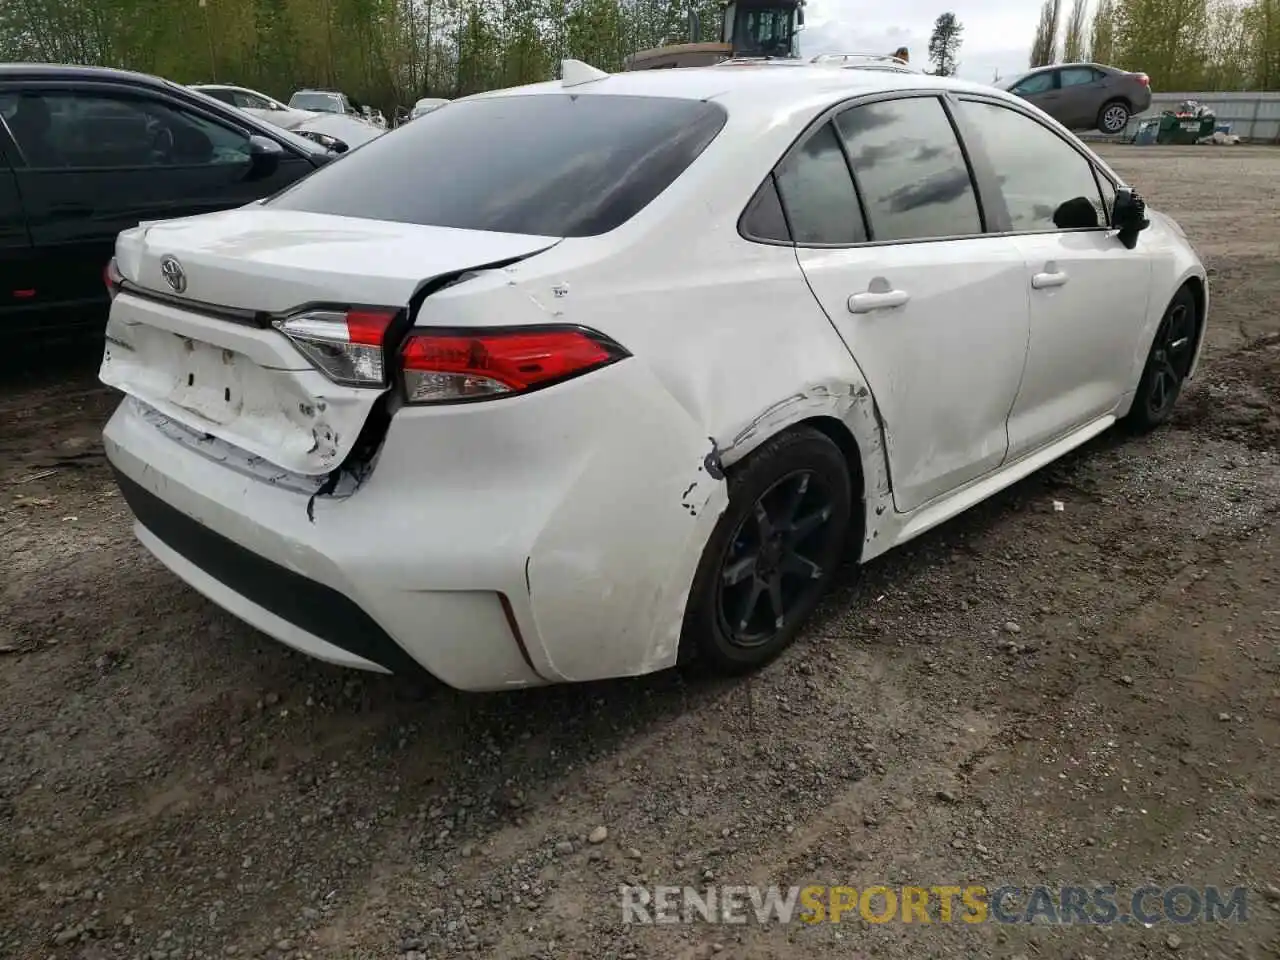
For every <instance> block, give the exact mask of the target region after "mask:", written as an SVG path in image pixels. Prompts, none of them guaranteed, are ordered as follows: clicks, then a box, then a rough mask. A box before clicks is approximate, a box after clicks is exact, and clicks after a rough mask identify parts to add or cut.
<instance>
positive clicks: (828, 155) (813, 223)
mask: <svg viewBox="0 0 1280 960" xmlns="http://www.w3.org/2000/svg"><path fill="white" fill-rule="evenodd" d="M777 178H778V192H779V193H780V194H781V196H782V205H783V208H784V209H785V210H786V214H787V219H788V221H789V222H790V224H791V233H792V236H793V237H794V239H795V242H796V243H803V244H810V243H821V244H826V243H840V244H844V243H862V242H864V241H866V239H867V231H866V226H865V224H864V223H863V221H862V210H861V208H860V207H859V206H858V195H857V193H856V192H855V190H854V187H853V180H852V178H850V176H849V165H848V164H847V163H846V162H845V159H844V151H843V150H842V149H841V147H840V141H839V140H838V139H837V138H836V133H835V130H834V129H832V127H831V124H830V123H824V124H823V125H822V126H821V127H819V128H818V129H817V130H816V131H815V132H814V133H813V134H811V135H810V137H809V139H808V140H806V141H805V142H804V144H803V145H802V146H801V147H800V149H798V150H796V151H794V152H793V153H792V154H791V155H790V156H789V157H787V158H786V159H785V160H784V161H783V162H782V165H781V166H779V167H778V174H777Z"/></svg>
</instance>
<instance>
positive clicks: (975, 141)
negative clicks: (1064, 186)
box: [954, 92, 1120, 237]
mask: <svg viewBox="0 0 1280 960" xmlns="http://www.w3.org/2000/svg"><path fill="white" fill-rule="evenodd" d="M966 101H969V102H974V103H986V104H990V105H991V106H995V107H1003V108H1005V109H1006V110H1012V111H1013V112H1014V113H1018V114H1021V115H1022V116H1024V117H1026V118H1027V119H1028V120H1031V121H1032V122H1034V123H1036V124H1039V126H1040V127H1041V128H1043V129H1044V130H1047V131H1048V132H1049V133H1051V134H1053V135H1054V136H1055V137H1057V138H1058V139H1059V140H1060V141H1062V143H1063V144H1064V145H1065V146H1067V147H1070V148H1071V149H1072V150H1073V151H1075V153H1076V155H1077V156H1079V157H1080V159H1082V160H1083V161H1084V162H1085V163H1086V164H1087V165H1088V167H1089V169H1090V170H1091V171H1092V172H1093V180H1094V189H1095V190H1097V191H1098V201H1099V204H1100V205H1101V207H1102V209H1103V211H1104V213H1105V214H1106V220H1107V222H1106V223H1104V224H1101V225H1099V226H1096V227H1068V228H1067V229H1062V228H1059V227H1053V228H1050V229H1044V230H1014V229H1013V219H1012V218H1011V217H1010V216H1009V208H1008V205H1007V204H1006V202H1005V199H1004V191H1003V189H1001V187H1000V182H999V180H998V179H997V178H996V174H995V167H994V166H993V165H992V163H991V158H990V157H989V156H988V155H987V151H986V148H985V146H984V145H983V142H982V136H981V134H979V133H978V132H977V131H976V130H973V129H972V124H970V123H969V122H968V120H967V119H966V118H965V116H964V113H963V112H962V111H961V110H959V109H956V110H955V111H954V113H955V119H956V122H957V125H958V126H959V128H960V129H961V131H962V132H963V134H964V139H965V140H966V141H969V142H970V143H971V150H972V152H973V155H974V156H976V157H979V158H980V161H979V165H980V166H981V168H982V173H983V176H984V178H985V179H986V181H987V184H988V187H989V189H990V191H991V194H990V195H991V196H992V197H993V199H994V200H995V202H996V203H998V204H999V208H1000V214H1001V217H1000V219H1001V223H1002V224H1003V226H1004V229H1002V230H1000V231H997V232H995V233H993V234H990V235H992V236H1001V237H1039V236H1045V235H1048V234H1058V233H1109V232H1111V231H1112V230H1113V229H1114V228H1113V227H1112V226H1111V210H1110V209H1109V208H1108V207H1107V204H1106V198H1105V197H1104V196H1103V194H1102V183H1103V182H1104V181H1105V182H1107V183H1110V184H1111V187H1112V189H1113V190H1119V189H1120V184H1119V183H1117V181H1116V180H1115V179H1114V178H1113V177H1111V176H1109V175H1108V174H1107V173H1106V171H1104V170H1103V169H1102V168H1101V167H1100V166H1098V163H1097V162H1096V161H1095V160H1094V158H1093V157H1091V156H1089V154H1088V153H1087V152H1086V151H1085V150H1082V149H1081V147H1080V146H1079V145H1078V144H1075V143H1073V142H1072V141H1071V140H1070V139H1069V138H1068V137H1064V136H1063V135H1062V133H1061V131H1058V130H1055V129H1054V128H1053V127H1051V126H1049V124H1047V123H1045V122H1044V121H1043V120H1041V119H1040V118H1039V117H1037V116H1036V115H1035V114H1034V113H1032V112H1031V111H1030V110H1028V109H1027V108H1026V107H1025V106H1024V105H1023V104H1022V103H1021V102H1019V101H1017V100H1006V99H1005V98H1003V97H993V96H990V95H988V94H984V93H968V92H965V93H961V94H958V95H957V96H956V97H955V98H954V102H955V105H956V106H957V107H958V106H959V104H961V103H964V102H966Z"/></svg>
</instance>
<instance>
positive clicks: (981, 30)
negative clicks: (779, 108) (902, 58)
mask: <svg viewBox="0 0 1280 960" xmlns="http://www.w3.org/2000/svg"><path fill="white" fill-rule="evenodd" d="M804 9H805V28H804V30H803V31H801V33H800V52H801V53H802V54H804V55H805V56H813V55H814V54H818V53H863V52H869V53H881V52H883V53H893V51H894V50H896V49H897V48H898V47H901V46H906V47H907V48H908V49H909V50H910V51H911V62H912V63H913V64H917V65H920V66H923V65H924V64H925V63H926V61H927V60H928V57H929V34H930V33H932V32H933V22H934V21H935V20H936V19H937V18H938V14H940V13H944V12H946V11H947V10H950V11H952V12H953V13H954V14H955V15H956V17H957V18H958V19H959V20H960V22H961V23H962V24H964V43H963V44H962V45H961V47H960V76H962V77H965V78H966V79H969V80H979V81H985V82H988V83H989V82H990V81H991V79H992V76H993V75H994V73H995V71H996V70H999V71H1000V74H1001V75H1002V76H1006V77H1007V76H1009V75H1011V74H1014V73H1017V72H1019V71H1022V70H1025V69H1027V57H1028V56H1029V55H1030V53H1031V41H1032V39H1033V38H1034V36H1035V30H1036V22H1037V21H1038V20H1039V18H1040V3H1039V2H1038V0H953V2H951V3H948V2H947V0H892V2H890V3H883V2H882V3H869V2H867V0H807V3H806V4H805V8H804Z"/></svg>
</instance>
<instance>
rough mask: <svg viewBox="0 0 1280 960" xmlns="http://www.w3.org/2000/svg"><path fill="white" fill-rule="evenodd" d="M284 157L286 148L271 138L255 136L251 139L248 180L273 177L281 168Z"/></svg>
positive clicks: (246, 177)
mask: <svg viewBox="0 0 1280 960" xmlns="http://www.w3.org/2000/svg"><path fill="white" fill-rule="evenodd" d="M283 157H284V147H282V146H280V144H278V143H276V142H275V141H274V140H272V139H271V138H270V137H263V136H259V135H257V134H254V135H253V136H251V137H250V138H249V172H248V174H246V175H245V179H246V180H262V179H264V178H265V177H269V176H271V175H272V174H273V173H275V172H276V170H278V169H279V167H280V161H281V159H283Z"/></svg>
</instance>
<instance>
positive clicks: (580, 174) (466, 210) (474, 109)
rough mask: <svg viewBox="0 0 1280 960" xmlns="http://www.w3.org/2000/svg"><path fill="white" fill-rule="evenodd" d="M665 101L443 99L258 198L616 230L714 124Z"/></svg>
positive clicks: (671, 176) (693, 108)
mask: <svg viewBox="0 0 1280 960" xmlns="http://www.w3.org/2000/svg"><path fill="white" fill-rule="evenodd" d="M726 119H727V115H726V113H725V111H724V108H723V107H721V106H719V105H718V104H715V103H709V102H704V101H701V100H683V99H676V98H673V97H635V96H604V95H599V94H590V95H572V94H563V95H562V94H545V95H537V96H508V97H491V98H488V97H487V98H482V99H479V100H470V101H463V102H457V103H451V104H450V105H449V109H448V110H433V111H432V112H431V113H428V114H426V115H425V116H423V117H420V118H419V119H417V120H415V121H414V122H413V123H411V124H408V125H407V126H404V127H402V128H401V129H399V130H396V131H395V133H394V134H391V135H388V136H384V137H378V138H376V139H374V140H371V141H369V142H368V143H366V144H364V145H363V146H362V147H361V148H360V149H359V150H355V151H353V152H352V153H351V154H350V155H349V156H346V157H344V158H343V160H342V162H341V163H334V164H330V165H328V166H326V167H322V168H321V169H320V170H317V171H316V172H315V173H314V174H313V175H311V176H309V177H307V178H306V179H304V180H301V181H299V182H298V183H297V184H295V185H294V186H293V187H291V188H290V189H288V190H286V191H285V192H284V193H282V194H280V195H279V196H277V197H276V198H274V199H273V200H270V201H268V204H267V205H268V206H270V207H275V208H278V209H281V210H300V211H306V212H310V213H327V214H333V215H336V216H344V217H359V218H365V219H373V220H390V221H395V222H399V223H418V224H424V225H429V226H438V227H457V228H461V229H467V230H492V231H498V232H503V233H521V234H534V235H538V236H549V237H589V236H596V235H598V234H602V233H606V232H608V231H610V230H612V229H614V228H615V227H618V226H620V225H621V224H623V223H625V222H626V221H627V220H629V219H630V218H631V217H633V216H635V214H637V213H638V212H639V211H640V210H642V209H643V208H644V207H645V206H647V205H648V204H649V203H650V202H651V201H652V200H653V199H654V198H655V197H657V196H658V194H660V193H661V192H662V191H663V190H665V189H666V188H667V187H668V186H670V185H671V183H672V182H674V181H675V179H676V178H677V177H679V176H680V175H681V174H682V173H684V171H685V170H686V168H688V166H689V164H691V163H692V162H693V161H694V159H696V158H697V156H698V155H699V154H700V153H702V151H703V150H704V149H705V148H706V146H707V145H708V144H709V143H710V142H711V141H712V140H713V139H714V138H715V136H716V135H717V134H718V133H719V132H720V130H721V128H722V127H723V126H724V123H725V120H726Z"/></svg>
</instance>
